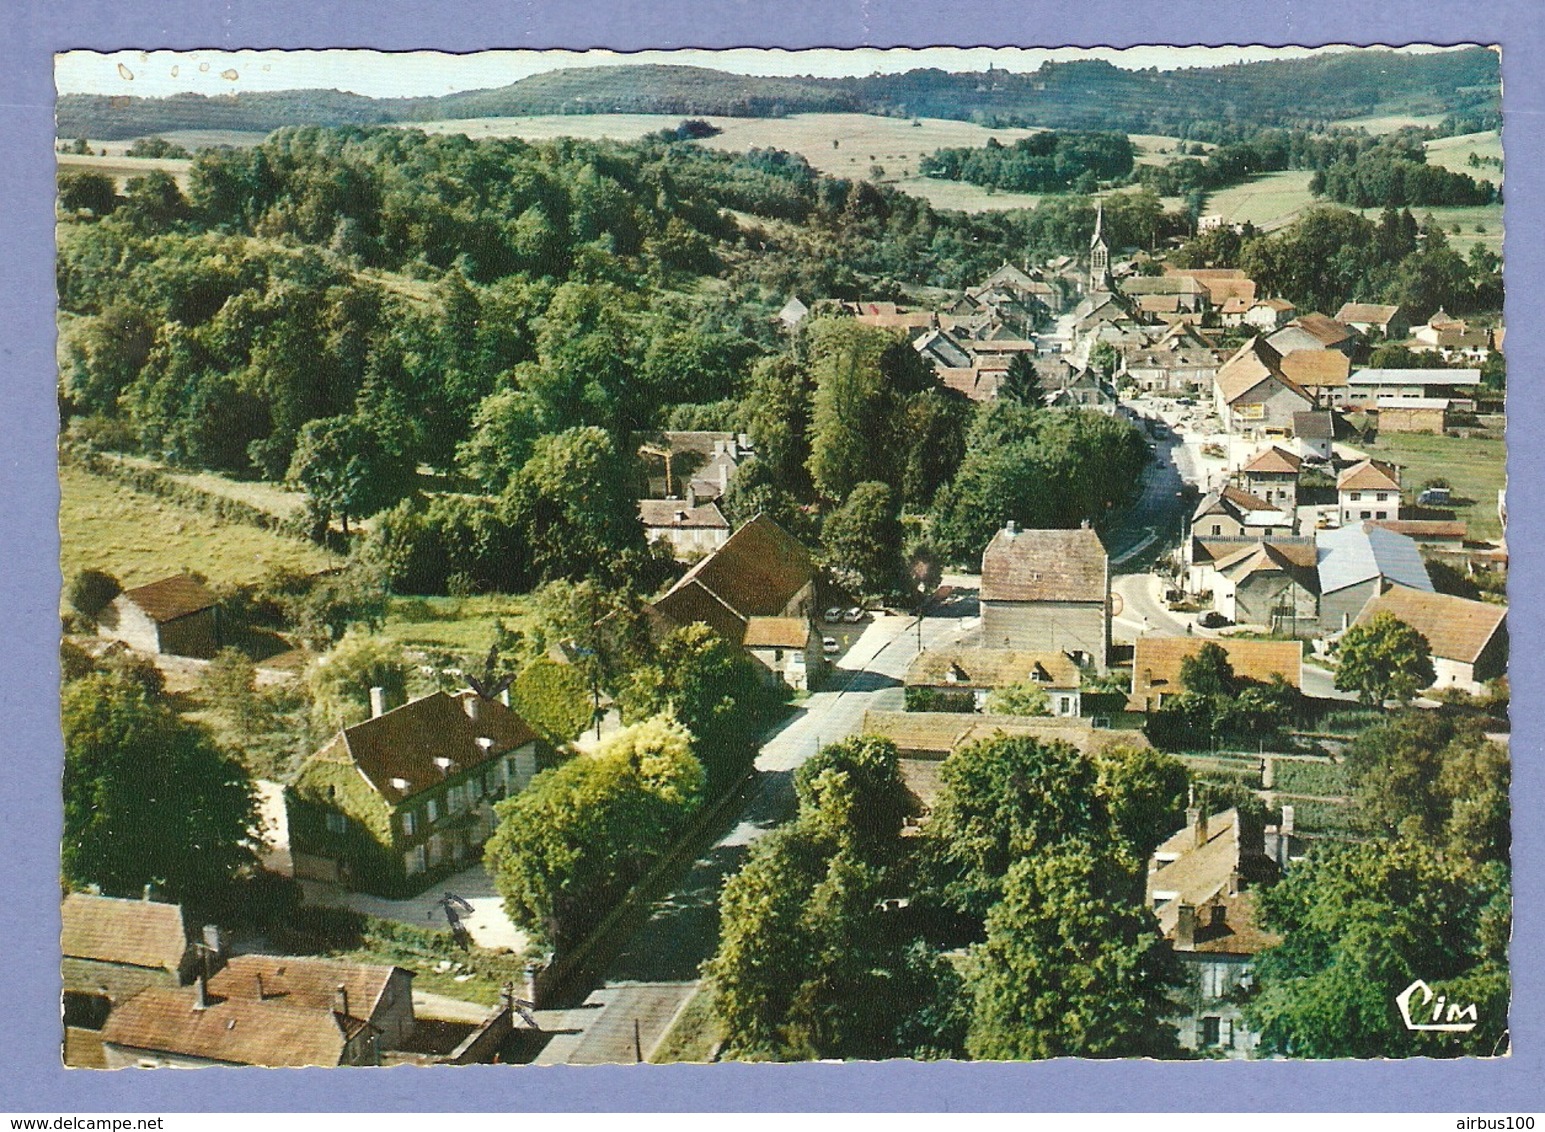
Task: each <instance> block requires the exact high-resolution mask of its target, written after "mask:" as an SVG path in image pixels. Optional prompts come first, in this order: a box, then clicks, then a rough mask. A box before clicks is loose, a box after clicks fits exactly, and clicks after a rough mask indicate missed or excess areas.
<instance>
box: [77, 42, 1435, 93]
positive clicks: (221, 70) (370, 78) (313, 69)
mask: <svg viewBox="0 0 1545 1132" xmlns="http://www.w3.org/2000/svg"><path fill="white" fill-rule="evenodd" d="M1346 50H1351V48H1348V47H1344V46H1342V47H1323V48H1303V47H1259V46H1256V47H1250V46H1240V47H1131V48H1125V49H1114V48H1106V47H1098V48H1093V49H1088V50H1086V49H1082V48H1055V49H1045V48H1018V47H964V48H963V47H930V48H854V49H847V50H835V49H814V50H806V51H786V50H775V49H766V48H737V49H732V50H728V51H704V50H679V51H641V52H635V53H632V54H624V53H620V52H613V51H585V52H578V51H483V52H478V53H476V54H470V55H450V54H445V53H443V52H436V51H414V52H399V53H391V52H383V51H364V50H353V51H346V50H327V51H150V52H144V51H116V52H110V53H103V52H95V51H68V52H64V53H61V54H60V55H58V56H56V57H55V60H54V79H55V85H56V86H57V87H58V89H59V92H60V93H61V94H109V95H111V94H133V95H140V96H142V97H147V98H156V97H163V96H165V95H169V94H178V93H182V92H185V91H193V92H197V93H199V94H207V95H213V94H231V93H234V92H239V91H259V90H304V89H324V90H325V89H336V90H345V91H353V92H355V93H357V94H364V95H369V96H371V97H375V98H391V97H404V96H405V97H419V96H425V95H440V94H449V93H451V92H453V91H461V90H478V89H483V88H488V87H499V86H505V85H507V84H509V83H512V82H515V81H516V80H517V79H522V78H526V77H527V76H529V75H534V74H539V73H541V72H542V71H551V70H556V69H558V68H561V67H574V66H616V65H618V64H627V63H674V64H684V65H691V66H700V67H713V68H716V69H718V70H722V71H732V72H736V73H739V74H748V75H805V74H810V75H819V76H823V77H835V76H842V75H867V74H871V73H874V72H876V71H881V72H895V71H908V70H912V69H913V68H916V67H938V68H941V69H943V70H948V71H979V70H986V69H987V66H988V64H989V63H991V64H992V65H993V66H994V67H1001V68H1004V69H1005V70H1010V71H1033V70H1035V69H1036V68H1038V67H1039V66H1040V65H1041V64H1042V63H1043V62H1046V61H1047V60H1049V59H1057V60H1066V59H1078V58H1086V59H1088V58H1094V59H1106V60H1109V61H1110V62H1111V63H1114V64H1115V65H1116V66H1118V67H1127V68H1144V67H1158V68H1160V69H1162V70H1172V69H1175V68H1179V67H1216V66H1222V65H1224V64H1227V63H1238V62H1253V61H1257V60H1262V59H1283V58H1298V57H1302V56H1305V55H1311V54H1315V53H1316V52H1319V51H1346ZM1403 50H1411V51H1423V50H1427V51H1431V50H1439V49H1438V48H1431V47H1419V46H1418V47H1409V48H1403Z"/></svg>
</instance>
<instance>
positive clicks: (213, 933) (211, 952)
mask: <svg viewBox="0 0 1545 1132" xmlns="http://www.w3.org/2000/svg"><path fill="white" fill-rule="evenodd" d="M203 937H204V953H205V954H206V955H208V956H209V957H210V958H211V959H214V960H216V961H217V962H218V961H219V960H221V959H223V958H225V941H224V940H222V939H221V938H220V929H219V927H217V926H216V925H214V924H205V925H204V932H203Z"/></svg>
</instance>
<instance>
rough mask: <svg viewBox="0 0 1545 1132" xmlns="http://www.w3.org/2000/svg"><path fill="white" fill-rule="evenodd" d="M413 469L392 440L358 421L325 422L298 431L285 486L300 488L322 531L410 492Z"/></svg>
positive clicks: (377, 428)
mask: <svg viewBox="0 0 1545 1132" xmlns="http://www.w3.org/2000/svg"><path fill="white" fill-rule="evenodd" d="M414 474H415V468H414V465H413V462H412V460H411V459H409V458H408V456H407V455H406V454H405V453H404V452H403V451H402V449H401V447H400V446H399V445H398V444H397V443H396V440H395V438H393V437H392V436H390V435H386V434H384V433H383V429H382V428H381V427H380V426H378V425H377V424H375V423H373V422H370V421H366V420H364V419H361V418H359V417H327V418H323V419H319V420H313V421H309V422H307V424H306V425H305V427H304V428H302V429H301V430H300V437H299V439H298V440H297V441H296V444H295V455H294V456H293V457H292V458H291V460H290V470H289V480H290V482H291V483H293V484H294V485H295V486H297V487H300V488H303V489H304V490H305V492H306V497H307V500H308V502H309V503H310V505H311V508H312V512H313V514H314V515H315V516H316V519H317V523H318V524H319V525H320V526H324V527H325V525H326V524H327V523H328V522H330V521H331V519H332V517H333V516H335V515H336V516H337V517H338V518H339V519H340V520H341V521H342V523H343V531H344V534H348V531H349V519H350V518H351V517H353V518H364V517H367V516H370V515H373V514H375V513H376V512H377V511H381V510H384V509H385V508H387V507H390V506H391V505H392V504H394V503H396V502H397V501H398V500H400V499H402V498H403V497H404V496H406V495H407V494H408V493H409V492H411V491H412V490H413V484H414Z"/></svg>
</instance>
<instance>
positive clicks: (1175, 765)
mask: <svg viewBox="0 0 1545 1132" xmlns="http://www.w3.org/2000/svg"><path fill="white" fill-rule="evenodd" d="M1095 765H1096V766H1097V767H1098V768H1099V791H1100V795H1101V796H1102V797H1103V798H1104V799H1105V802H1106V805H1107V806H1109V807H1110V815H1111V822H1112V824H1114V826H1115V828H1116V831H1117V832H1118V833H1119V834H1120V835H1121V837H1122V839H1123V840H1124V841H1125V842H1126V844H1127V847H1128V850H1129V852H1130V854H1131V857H1132V859H1133V860H1135V861H1147V860H1148V858H1149V857H1150V856H1151V855H1152V854H1153V851H1154V850H1155V849H1156V848H1158V846H1159V844H1160V843H1161V842H1162V841H1164V840H1165V838H1167V837H1169V835H1170V834H1172V833H1174V832H1175V830H1177V829H1179V828H1180V827H1181V826H1182V825H1183V824H1184V821H1185V812H1186V799H1187V795H1188V793H1189V789H1190V785H1191V775H1190V773H1189V772H1188V771H1187V770H1186V765H1185V763H1183V762H1181V761H1180V760H1179V759H1177V758H1175V757H1174V756H1172V755H1166V754H1165V753H1164V752H1162V751H1156V750H1154V749H1153V748H1152V747H1132V746H1122V745H1113V746H1109V747H1106V748H1104V749H1102V750H1101V751H1100V752H1099V753H1098V754H1097V755H1096V756H1095Z"/></svg>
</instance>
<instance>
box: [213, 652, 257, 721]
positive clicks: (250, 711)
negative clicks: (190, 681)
mask: <svg viewBox="0 0 1545 1132" xmlns="http://www.w3.org/2000/svg"><path fill="white" fill-rule="evenodd" d="M199 687H200V690H201V691H202V692H203V694H204V698H205V699H206V700H207V701H208V703H209V705H210V707H212V708H213V709H214V710H215V711H216V712H217V713H219V715H220V716H222V717H223V718H224V719H225V720H226V722H227V723H228V724H229V726H230V727H231V728H232V730H234V731H235V732H236V733H237V734H238V735H240V736H242V737H243V738H246V737H248V736H250V735H252V734H254V733H255V732H256V731H257V730H258V729H259V728H260V727H262V725H263V719H264V716H265V714H266V713H265V711H264V705H263V697H262V695H261V693H259V692H258V689H257V666H256V665H255V664H253V663H252V658H251V657H249V656H248V655H247V654H246V653H244V652H242V651H241V650H240V649H236V648H223V649H221V650H220V651H219V652H217V653H215V655H214V656H213V657H212V658H211V659H210V661H209V664H208V666H207V667H206V668H205V669H204V674H203V675H202V676H201V677H200V678H199Z"/></svg>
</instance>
